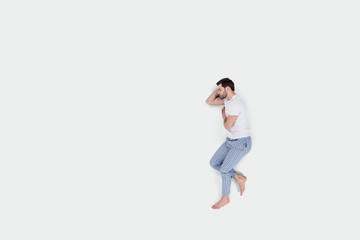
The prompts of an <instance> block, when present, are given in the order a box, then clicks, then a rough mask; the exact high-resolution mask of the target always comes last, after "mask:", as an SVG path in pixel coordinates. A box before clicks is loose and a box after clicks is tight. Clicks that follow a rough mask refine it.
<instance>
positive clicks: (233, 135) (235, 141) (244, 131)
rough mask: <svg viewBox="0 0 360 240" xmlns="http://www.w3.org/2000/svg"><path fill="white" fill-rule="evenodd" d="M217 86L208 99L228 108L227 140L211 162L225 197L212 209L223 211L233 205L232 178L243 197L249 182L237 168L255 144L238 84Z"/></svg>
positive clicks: (225, 115)
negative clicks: (246, 184) (237, 92)
mask: <svg viewBox="0 0 360 240" xmlns="http://www.w3.org/2000/svg"><path fill="white" fill-rule="evenodd" d="M216 85H217V86H218V89H217V90H216V91H215V92H213V93H212V94H211V95H210V96H209V97H208V99H207V100H206V103H207V104H209V105H215V106H222V105H225V107H224V108H222V117H223V119H224V127H225V129H226V130H227V138H226V140H225V142H224V143H223V144H222V145H221V146H220V147H219V149H218V150H217V151H216V152H215V154H214V156H213V157H212V158H211V160H210V165H211V167H213V168H214V169H216V170H218V171H219V172H220V173H221V178H222V194H223V196H222V197H221V199H220V200H219V201H218V202H217V203H215V204H214V205H213V206H212V208H213V209H220V208H222V207H223V206H225V205H226V204H228V203H229V202H230V199H229V194H230V184H231V179H232V178H234V179H235V180H236V181H237V183H238V184H239V185H240V195H242V194H243V192H244V190H245V182H246V180H247V178H246V177H245V176H243V175H240V174H239V173H237V172H236V171H235V170H234V169H233V167H234V166H235V165H236V164H237V163H238V162H239V161H240V159H241V158H243V157H244V156H245V155H246V154H247V153H248V152H249V151H250V149H251V145H252V142H251V136H250V127H249V122H248V120H247V112H246V106H245V103H244V101H243V100H242V99H241V97H240V96H239V95H238V94H236V93H235V92H234V91H235V86H234V82H233V81H232V80H230V79H229V78H223V79H221V80H220V81H218V82H217V83H216Z"/></svg>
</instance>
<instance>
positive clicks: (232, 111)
mask: <svg viewBox="0 0 360 240" xmlns="http://www.w3.org/2000/svg"><path fill="white" fill-rule="evenodd" d="M240 113H241V106H240V105H239V104H230V106H229V110H228V115H239V114H240Z"/></svg>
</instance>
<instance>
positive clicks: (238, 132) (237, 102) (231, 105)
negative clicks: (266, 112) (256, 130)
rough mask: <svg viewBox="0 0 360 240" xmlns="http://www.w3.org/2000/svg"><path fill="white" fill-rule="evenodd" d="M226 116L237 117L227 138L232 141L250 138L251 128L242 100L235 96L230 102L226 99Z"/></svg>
mask: <svg viewBox="0 0 360 240" xmlns="http://www.w3.org/2000/svg"><path fill="white" fill-rule="evenodd" d="M224 104H225V114H226V116H229V115H237V116H238V117H237V119H236V121H235V124H234V126H233V127H232V128H231V129H230V130H229V131H228V130H227V136H228V137H229V138H231V139H235V138H242V137H248V136H250V135H251V134H250V126H249V122H248V119H247V112H246V106H245V103H244V101H243V100H242V98H241V97H240V96H239V95H238V94H235V95H234V96H233V97H232V98H231V99H230V100H227V99H226V98H225V99H224Z"/></svg>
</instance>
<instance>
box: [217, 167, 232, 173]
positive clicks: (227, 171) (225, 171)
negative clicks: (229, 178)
mask: <svg viewBox="0 0 360 240" xmlns="http://www.w3.org/2000/svg"><path fill="white" fill-rule="evenodd" d="M230 170H231V169H227V168H225V167H221V168H220V170H219V171H220V173H221V174H227V173H229V172H230Z"/></svg>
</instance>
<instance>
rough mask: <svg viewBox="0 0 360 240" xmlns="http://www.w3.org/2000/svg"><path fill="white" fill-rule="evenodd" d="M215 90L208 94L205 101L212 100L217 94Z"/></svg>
mask: <svg viewBox="0 0 360 240" xmlns="http://www.w3.org/2000/svg"><path fill="white" fill-rule="evenodd" d="M217 92H218V91H217V90H216V91H214V92H213V93H211V94H210V96H209V97H208V98H207V99H206V102H212V101H214V100H215V99H216V98H217V97H218V96H219V95H218V94H217Z"/></svg>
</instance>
